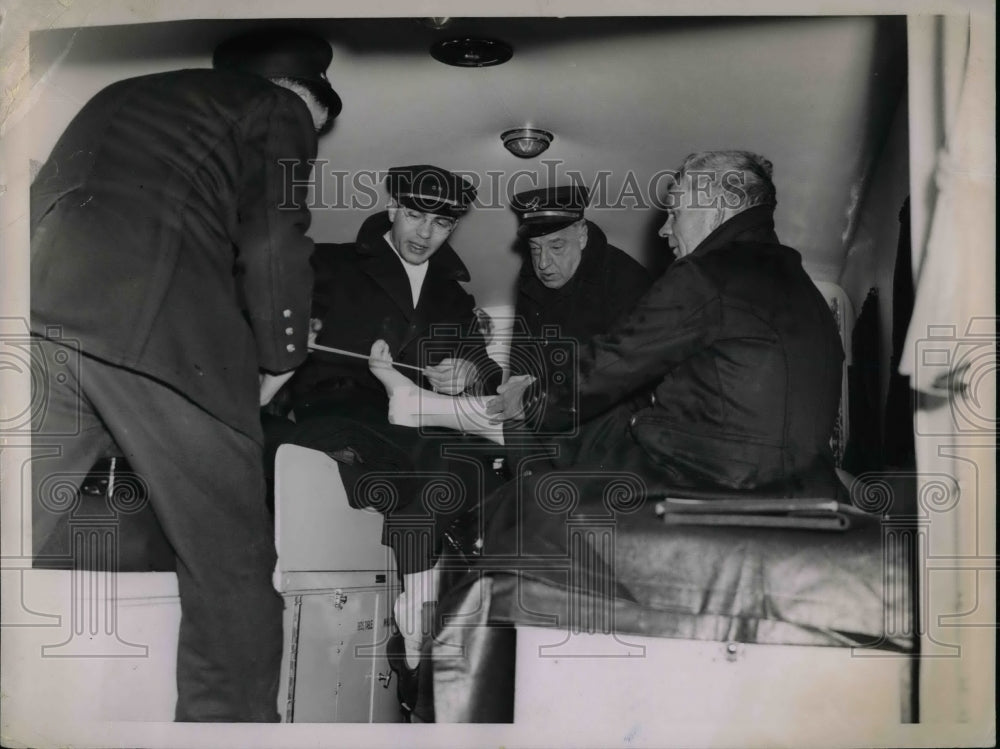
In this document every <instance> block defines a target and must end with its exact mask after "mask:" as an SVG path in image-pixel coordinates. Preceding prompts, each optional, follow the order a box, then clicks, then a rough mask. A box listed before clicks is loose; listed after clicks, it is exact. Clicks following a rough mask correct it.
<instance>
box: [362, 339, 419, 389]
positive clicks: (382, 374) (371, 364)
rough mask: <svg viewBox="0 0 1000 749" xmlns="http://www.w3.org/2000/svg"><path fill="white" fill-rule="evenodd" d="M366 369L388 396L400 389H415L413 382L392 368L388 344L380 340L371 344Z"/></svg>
mask: <svg viewBox="0 0 1000 749" xmlns="http://www.w3.org/2000/svg"><path fill="white" fill-rule="evenodd" d="M368 369H370V370H371V373H372V374H373V375H375V377H376V378H377V379H378V381H379V382H381V383H382V385H383V387H385V390H386V392H387V393H389V395H390V396H392V394H393V393H394V392H395V391H396V390H398V389H400V388H406V387H409V388H416V387H417V386H416V385H415V384H414V382H413V380H411V379H410V378H409V377H407V376H406V375H405V374H403V373H402V372H400V371H399V370H398V369H395V368H394V367H393V366H392V354H391V353H390V351H389V344H388V343H386V342H385V341H383V340H382V339H381V338H380V339H379V340H377V341H375V343H373V344H372V349H371V351H370V352H369V353H368Z"/></svg>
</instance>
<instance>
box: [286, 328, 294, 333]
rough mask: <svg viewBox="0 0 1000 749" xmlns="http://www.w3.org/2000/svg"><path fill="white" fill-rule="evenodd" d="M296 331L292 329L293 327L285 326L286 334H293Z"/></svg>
mask: <svg viewBox="0 0 1000 749" xmlns="http://www.w3.org/2000/svg"><path fill="white" fill-rule="evenodd" d="M294 332H295V331H294V330H292V328H285V335H291V334H292V333H294Z"/></svg>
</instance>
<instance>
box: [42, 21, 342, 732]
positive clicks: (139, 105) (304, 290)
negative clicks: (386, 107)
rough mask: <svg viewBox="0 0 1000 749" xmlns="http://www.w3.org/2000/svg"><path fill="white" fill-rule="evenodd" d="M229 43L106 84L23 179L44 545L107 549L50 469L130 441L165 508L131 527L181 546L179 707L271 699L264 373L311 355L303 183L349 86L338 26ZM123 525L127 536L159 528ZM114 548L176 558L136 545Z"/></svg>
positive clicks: (130, 562)
mask: <svg viewBox="0 0 1000 749" xmlns="http://www.w3.org/2000/svg"><path fill="white" fill-rule="evenodd" d="M215 62H216V69H215V70H208V69H191V70H178V71H173V72H167V73H159V74H155V75H148V76H142V77H138V78H131V79H128V80H122V81H119V82H117V83H114V84H112V85H110V86H108V87H107V88H105V89H104V90H102V91H100V92H99V93H98V94H96V95H95V96H94V97H93V98H92V99H91V100H90V101H89V102H87V103H86V104H85V105H84V107H83V108H82V110H81V111H80V112H79V114H77V116H76V117H75V118H74V119H73V121H72V122H71V123H70V124H69V126H68V127H67V128H66V131H65V132H64V133H63V135H62V137H61V138H60V139H59V141H58V143H57V144H56V145H55V147H54V148H53V150H52V153H51V155H50V156H49V158H48V160H47V161H46V163H45V165H44V166H43V167H42V169H41V171H40V172H39V174H38V176H37V178H36V179H35V181H34V182H33V184H32V186H31V242H32V244H31V315H32V319H31V330H32V332H33V334H34V335H35V336H36V339H35V342H36V349H37V357H36V362H37V363H38V364H39V370H38V371H37V372H36V375H37V377H36V378H35V379H36V380H38V381H39V382H41V387H44V388H45V390H44V393H43V394H44V398H41V399H40V400H39V401H38V402H39V403H44V408H39V410H38V411H37V413H35V414H34V421H33V428H34V431H35V439H34V445H35V448H36V453H35V456H36V459H35V460H34V463H33V471H32V474H33V484H34V485H33V492H34V493H33V506H32V529H33V533H32V536H33V554H34V559H35V565H36V566H46V567H74V566H79V565H81V564H86V563H88V562H87V560H90V559H95V558H98V556H97V555H96V554H95V553H93V552H92V551H88V550H83V551H81V550H78V549H74V548H72V547H71V542H72V537H73V536H72V527H71V515H72V513H71V512H70V511H69V510H68V509H67V508H65V507H62V508H60V507H59V505H58V503H55V502H53V501H52V499H53V498H52V497H51V496H49V495H50V494H51V490H50V489H49V488H47V487H50V486H51V485H52V482H51V480H50V479H51V478H52V477H54V476H56V475H62V476H75V477H78V478H77V479H74V481H76V482H77V483H79V477H83V476H86V475H87V474H88V472H89V471H90V469H91V466H93V465H94V463H95V462H96V461H97V460H98V459H100V458H104V457H106V456H111V455H117V456H124V457H125V458H127V460H128V462H129V464H130V466H131V468H132V469H134V470H135V472H136V473H137V474H138V476H139V478H140V479H141V481H142V482H143V484H144V485H145V486H146V487H147V488H148V496H149V503H150V505H151V507H152V510H153V511H155V517H154V513H153V512H152V511H151V510H150V507H149V506H147V507H146V508H145V509H144V510H142V511H140V512H137V513H124V514H122V516H121V517H120V518H119V525H118V527H119V529H120V531H121V532H122V533H133V532H134V533H135V534H139V535H140V536H141V533H142V531H148V530H149V528H150V527H155V524H156V523H157V522H158V524H159V526H160V527H161V528H162V533H163V535H165V536H166V538H167V539H168V540H169V542H170V544H171V545H172V547H173V550H174V552H175V554H176V560H177V563H176V565H174V564H173V561H174V560H173V559H169V565H165V566H169V567H170V568H173V567H174V566H175V567H176V572H177V576H178V586H179V591H180V602H181V610H182V624H181V630H180V639H179V643H178V653H177V705H176V711H175V717H176V719H177V720H179V721H276V720H277V719H278V714H277V710H276V690H277V684H278V672H279V667H280V661H281V616H282V613H281V612H282V604H281V599H280V597H279V596H278V595H277V594H276V593H275V591H274V588H273V586H272V583H271V573H272V570H273V569H274V563H275V551H274V544H273V532H272V528H271V521H270V518H269V516H268V512H267V507H266V503H265V491H264V475H263V471H262V470H261V452H262V445H263V434H262V431H261V426H260V417H259V398H260V392H259V389H260V381H259V375H260V373H282V372H286V371H288V370H292V369H294V368H295V367H297V366H298V365H299V364H301V363H302V361H303V360H304V359H305V356H306V343H307V331H308V327H309V298H310V293H311V288H312V280H313V275H312V270H311V268H310V265H309V258H310V255H311V254H312V251H313V243H312V240H310V239H309V237H307V236H306V234H305V232H306V230H307V229H308V227H309V221H310V216H309V211H308V210H307V208H306V206H305V203H304V201H303V198H304V195H303V194H301V192H299V191H297V190H296V186H297V185H299V184H301V183H303V182H305V181H307V177H308V172H309V170H310V168H311V164H310V162H311V160H313V159H314V158H315V156H316V149H317V131H322V130H325V129H327V128H328V127H329V123H330V122H331V121H332V118H333V117H334V116H336V114H337V112H339V111H340V100H339V98H338V97H337V95H336V93H335V92H334V91H333V89H332V88H331V87H330V85H329V83H328V82H327V81H326V78H325V71H326V67H327V65H328V64H329V62H330V48H329V45H328V44H327V43H326V42H324V41H323V40H321V39H317V38H315V37H312V36H309V35H303V34H296V33H294V32H288V31H282V32H280V33H274V34H269V33H266V32H255V34H253V35H251V36H246V37H240V38H238V39H237V40H234V41H228V42H226V43H224V44H223V45H222V46H220V47H219V49H218V51H217V53H216V55H215ZM80 154H89V155H90V156H89V157H88V158H85V159H84V158H80V156H79V155H80ZM206 164H210V165H211V169H207V168H206ZM289 164H291V165H292V168H287V167H288V165H289ZM43 364H44V366H42V365H43ZM81 435H85V436H81ZM81 501H82V500H81ZM141 518H145V520H144V521H142V522H140V519H141ZM143 523H145V525H143ZM128 541H129V542H128V543H127V544H126V543H123V544H121V545H120V546H119V548H120V549H126V548H127V549H132V550H141V549H144V548H145V546H146V544H144V543H143V542H142V538H141V537H139V538H134V537H131V536H130V537H129V539H128ZM117 563H118V567H117V568H118V569H120V570H123V571H128V570H148V569H151V568H152V569H162V568H163V566H159V565H160V562H158V561H153V560H150V559H149V558H147V557H145V556H142V555H140V554H135V555H130V554H123V555H121V556H120V557H119V559H118V560H117Z"/></svg>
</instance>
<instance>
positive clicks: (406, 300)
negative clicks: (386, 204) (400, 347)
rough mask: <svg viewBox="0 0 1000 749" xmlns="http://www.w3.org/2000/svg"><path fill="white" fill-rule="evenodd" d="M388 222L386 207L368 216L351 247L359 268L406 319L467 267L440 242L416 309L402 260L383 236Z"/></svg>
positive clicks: (465, 277)
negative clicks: (358, 262)
mask: <svg viewBox="0 0 1000 749" xmlns="http://www.w3.org/2000/svg"><path fill="white" fill-rule="evenodd" d="M391 226H392V222H391V221H390V220H389V214H388V212H386V211H382V212H380V213H376V214H374V215H372V216H369V217H368V218H367V219H365V222H364V223H363V224H362V225H361V229H360V230H359V231H358V238H357V241H356V242H355V244H354V251H355V252H356V253H357V254H358V256H359V260H360V266H361V269H362V271H363V272H364V273H366V274H367V275H368V276H370V277H371V278H372V280H374V281H375V283H377V284H378V285H379V286H380V287H381V288H382V289H383V290H384V291H385V293H386V294H387V295H388V296H389V298H390V299H392V301H393V302H394V303H395V304H396V305H397V306H398V307H399V308H400V310H402V312H403V313H404V314H405V315H406V317H407V319H413V317H414V315H415V314H416V313H418V312H419V311H420V309H421V308H422V307H426V306H431V305H433V304H434V300H435V299H436V298H438V295H439V294H440V293H441V292H442V291H444V290H445V287H446V286H447V285H449V284H451V283H452V282H454V281H462V282H465V281H468V280H469V279H470V276H469V271H468V269H467V268H466V267H465V263H463V262H462V259H461V258H460V257H459V256H458V254H457V253H456V252H455V251H454V250H453V249H452V248H451V245H450V244H448V242H445V243H444V244H442V245H441V246H440V247H439V248H438V249H437V251H436V252H435V253H434V254H433V255H432V256H431V259H430V260H428V261H427V263H428V265H429V267H428V269H427V277H426V278H425V279H424V287H423V289H422V290H421V292H420V300H419V303H418V305H417V309H414V307H413V296H412V294H411V292H410V281H409V279H408V277H407V275H406V271H405V270H403V266H402V264H401V263H402V262H403V261H402V260H401V259H400V257H399V255H397V254H396V251H395V250H393V249H392V247H390V246H389V243H388V242H387V241H386V239H385V233H386V232H387V231H389V229H390V227H391Z"/></svg>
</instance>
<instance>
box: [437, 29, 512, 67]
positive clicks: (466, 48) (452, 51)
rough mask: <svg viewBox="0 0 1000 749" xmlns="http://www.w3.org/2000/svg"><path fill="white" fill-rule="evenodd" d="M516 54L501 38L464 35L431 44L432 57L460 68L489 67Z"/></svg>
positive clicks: (503, 61)
mask: <svg viewBox="0 0 1000 749" xmlns="http://www.w3.org/2000/svg"><path fill="white" fill-rule="evenodd" d="M513 55H514V50H513V49H511V46H510V45H509V44H507V43H506V42H501V41H500V40H499V39H484V38H481V37H471V36H469V37H464V38H461V39H442V40H441V41H439V42H434V44H432V45H431V57H433V58H434V59H435V60H437V61H438V62H443V63H444V64H445V65H454V66H455V67H458V68H488V67H491V66H492V65H502V64H503V63H505V62H507V60H509V59H510V58H511V57H513Z"/></svg>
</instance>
